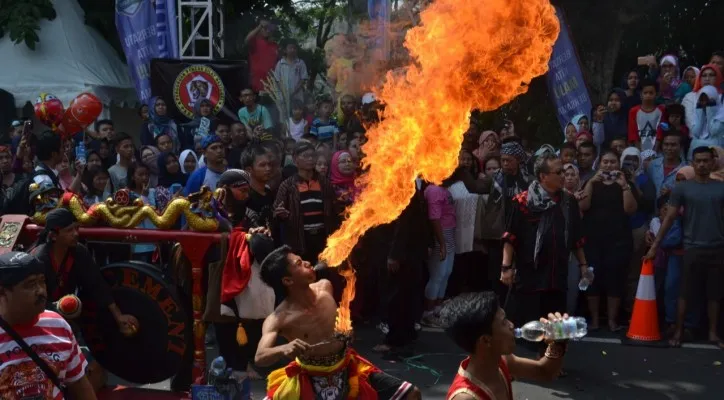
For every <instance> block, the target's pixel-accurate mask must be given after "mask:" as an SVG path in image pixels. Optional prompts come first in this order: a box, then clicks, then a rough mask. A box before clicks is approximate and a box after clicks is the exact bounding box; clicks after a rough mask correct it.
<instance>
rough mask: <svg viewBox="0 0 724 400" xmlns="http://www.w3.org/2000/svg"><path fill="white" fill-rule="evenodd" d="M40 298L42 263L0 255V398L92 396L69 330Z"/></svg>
mask: <svg viewBox="0 0 724 400" xmlns="http://www.w3.org/2000/svg"><path fill="white" fill-rule="evenodd" d="M46 303H47V292H46V288H45V266H44V265H43V264H42V263H41V262H40V261H39V260H38V259H37V258H35V257H33V256H31V255H29V254H27V253H21V252H9V253H5V254H3V255H0V318H1V319H2V321H0V324H1V327H0V398H2V399H54V400H62V399H71V398H72V399H74V400H78V399H81V400H87V399H95V398H96V396H95V392H94V390H93V387H92V386H91V384H90V382H89V381H88V378H87V377H86V376H85V374H84V371H85V368H86V366H87V365H88V364H87V362H86V360H85V357H83V354H82V353H81V351H80V348H79V346H78V342H77V341H76V339H75V336H73V330H72V329H71V328H70V325H68V322H66V321H65V320H64V319H63V317H61V316H60V315H58V314H57V313H55V312H52V311H47V310H45V305H46ZM15 336H17V337H18V339H21V341H22V342H24V343H22V344H21V343H20V342H19V341H17V340H16V338H15ZM24 348H29V349H32V350H30V353H33V354H32V355H31V354H29V353H27V352H26V351H25V350H24ZM34 357H35V358H36V360H37V362H40V363H43V364H44V365H43V366H40V365H39V364H38V363H37V362H36V360H34V359H33V358H34ZM46 370H47V371H48V373H51V372H54V374H52V375H53V376H49V375H48V373H46V372H45V371H46ZM59 386H63V389H61V388H60V387H59ZM64 392H65V393H64Z"/></svg>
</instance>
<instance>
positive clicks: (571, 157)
mask: <svg viewBox="0 0 724 400" xmlns="http://www.w3.org/2000/svg"><path fill="white" fill-rule="evenodd" d="M577 153H578V150H576V145H575V144H573V143H568V142H567V143H565V144H564V145H563V147H561V162H562V163H563V164H575V162H576V156H577Z"/></svg>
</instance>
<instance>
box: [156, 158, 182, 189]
mask: <svg viewBox="0 0 724 400" xmlns="http://www.w3.org/2000/svg"><path fill="white" fill-rule="evenodd" d="M168 156H174V158H176V160H177V161H178V156H177V155H176V154H174V153H173V152H170V151H169V152H165V153H161V155H159V156H158V159H157V160H156V163H157V164H158V186H163V187H165V188H168V187H171V185H173V184H174V183H178V184H179V185H181V186H186V181H188V179H189V177H188V175H186V174H184V173H183V172H181V166H179V169H178V171H176V173H174V174H172V173H170V172H168V169H167V168H166V160H167V159H168ZM177 164H178V162H177Z"/></svg>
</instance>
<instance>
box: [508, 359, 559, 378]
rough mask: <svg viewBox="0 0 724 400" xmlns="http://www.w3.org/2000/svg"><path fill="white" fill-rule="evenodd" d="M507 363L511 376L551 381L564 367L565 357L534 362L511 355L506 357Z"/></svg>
mask: <svg viewBox="0 0 724 400" xmlns="http://www.w3.org/2000/svg"><path fill="white" fill-rule="evenodd" d="M505 361H506V362H507V363H508V370H509V371H510V374H511V375H513V376H515V377H516V378H521V379H530V380H536V381H551V380H553V379H555V378H557V377H558V375H559V374H560V372H561V367H562V366H563V357H560V358H548V357H541V358H540V360H532V359H530V358H522V357H517V356H515V355H512V354H511V355H508V356H505Z"/></svg>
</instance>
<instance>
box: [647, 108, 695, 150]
mask: <svg viewBox="0 0 724 400" xmlns="http://www.w3.org/2000/svg"><path fill="white" fill-rule="evenodd" d="M684 114H685V111H684V106H682V105H681V104H669V105H668V106H666V118H665V119H664V120H663V121H662V122H661V123H660V124H659V126H658V127H657V128H656V140H657V143H656V150H657V152H660V151H661V143H660V142H661V141H662V140H663V139H664V133H665V132H669V131H671V132H679V133H680V134H681V149H682V151H683V154H689V145H690V144H691V137H689V128H688V127H687V126H686V124H685V123H684Z"/></svg>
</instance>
